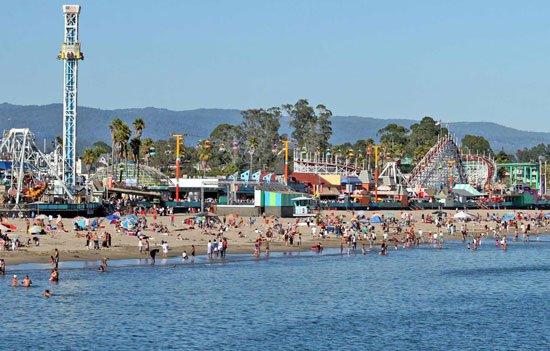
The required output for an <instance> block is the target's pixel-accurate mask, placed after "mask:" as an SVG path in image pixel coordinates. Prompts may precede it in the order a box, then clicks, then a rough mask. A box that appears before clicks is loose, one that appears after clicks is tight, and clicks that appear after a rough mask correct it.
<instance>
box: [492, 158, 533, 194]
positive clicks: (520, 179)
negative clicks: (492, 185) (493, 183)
mask: <svg viewBox="0 0 550 351" xmlns="http://www.w3.org/2000/svg"><path fill="white" fill-rule="evenodd" d="M497 169H498V170H501V169H504V171H505V173H506V177H507V178H508V185H509V186H511V187H515V186H517V185H523V186H528V187H530V188H531V189H536V190H539V189H540V166H539V164H538V163H528V162H524V163H499V164H497Z"/></svg>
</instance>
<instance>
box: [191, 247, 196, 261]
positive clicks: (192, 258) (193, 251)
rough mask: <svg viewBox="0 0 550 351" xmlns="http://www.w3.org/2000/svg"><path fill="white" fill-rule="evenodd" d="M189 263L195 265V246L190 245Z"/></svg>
mask: <svg viewBox="0 0 550 351" xmlns="http://www.w3.org/2000/svg"><path fill="white" fill-rule="evenodd" d="M191 262H193V263H195V245H191Z"/></svg>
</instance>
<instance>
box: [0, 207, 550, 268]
mask: <svg viewBox="0 0 550 351" xmlns="http://www.w3.org/2000/svg"><path fill="white" fill-rule="evenodd" d="M403 212H407V213H409V212H410V213H412V215H413V220H414V223H413V225H414V229H415V231H418V230H422V231H423V232H424V233H425V235H424V237H426V234H427V233H428V232H430V231H431V232H434V233H435V232H437V228H436V226H435V224H433V223H431V224H428V223H422V222H421V216H422V214H425V215H426V214H431V213H432V212H433V211H432V210H425V211H382V212H380V213H381V214H383V215H384V216H386V217H388V216H393V217H395V218H398V219H399V218H400V217H401V214H402V213H403ZM444 212H447V213H448V216H447V218H451V219H452V217H453V215H454V214H455V213H456V211H454V210H453V211H444ZM509 212H513V211H510V210H473V211H469V213H471V214H474V215H475V214H480V215H481V217H482V218H483V219H485V218H486V214H487V213H490V214H492V213H495V214H497V216H501V215H502V214H504V213H509ZM518 212H522V213H523V214H531V215H532V216H536V215H538V214H539V213H540V211H536V210H522V211H518ZM365 214H366V216H368V217H370V216H372V215H373V214H374V212H366V213H365ZM322 215H323V216H325V215H330V216H344V222H347V223H348V224H349V223H350V220H351V219H352V217H353V214H352V212H351V211H323V213H322ZM188 217H190V215H176V216H175V226H171V225H170V217H169V216H164V217H157V219H156V222H157V223H162V224H163V225H166V226H167V227H168V229H169V233H168V234H160V233H155V232H153V231H149V230H148V231H144V234H146V235H147V236H149V237H150V238H149V243H150V247H151V248H155V247H156V248H160V244H161V241H162V240H164V241H166V242H168V245H169V247H170V251H169V256H180V255H181V253H182V252H183V251H184V250H186V251H187V253H188V254H189V253H190V250H191V245H195V247H196V250H197V254H198V255H200V254H204V253H205V252H206V245H207V243H208V240H214V239H215V238H216V235H209V234H205V233H204V230H201V229H199V228H196V229H186V228H187V227H188V226H187V225H184V224H183V220H184V219H185V218H188ZM147 219H148V222H149V224H151V223H153V222H155V220H154V219H153V216H152V215H147ZM55 221H56V219H55V218H54V220H53V221H52V222H55ZM244 222H245V224H243V225H242V226H241V227H239V228H230V229H229V230H228V231H226V232H225V233H224V236H225V237H227V239H228V241H229V248H228V253H229V254H231V253H252V252H253V250H254V240H255V239H256V238H257V235H256V234H255V229H256V228H257V229H258V230H260V231H261V232H262V233H264V234H265V232H266V230H267V229H268V228H269V227H271V226H272V225H273V221H272V220H271V221H269V223H265V222H264V220H263V219H262V218H261V217H259V218H256V223H255V224H254V225H252V226H250V225H249V224H248V220H247V218H244ZM279 222H280V223H282V224H283V225H284V226H285V228H286V225H287V224H288V223H295V222H296V219H294V218H283V219H280V220H279ZM8 223H10V224H13V225H15V226H16V227H17V230H16V231H15V232H12V233H10V234H9V235H10V238H15V237H18V238H19V240H20V241H21V242H22V243H23V244H24V245H25V247H21V248H19V249H18V250H16V251H2V250H0V258H3V259H5V260H6V263H7V265H12V264H18V263H29V262H48V261H49V258H50V255H52V254H53V251H54V249H55V248H57V249H58V250H59V252H60V259H61V261H74V260H99V259H101V258H103V257H108V258H109V259H126V258H146V257H147V254H146V253H140V252H139V250H138V239H137V238H136V237H135V236H129V235H127V234H124V233H122V232H117V230H116V227H115V225H114V224H109V223H108V222H107V221H103V223H102V225H104V227H103V228H100V229H99V232H103V231H107V232H109V233H110V234H111V235H112V247H110V248H101V250H90V249H88V248H86V247H85V244H86V239H85V238H84V237H77V236H76V232H75V231H74V230H73V220H72V219H70V218H64V219H63V224H64V227H65V228H66V229H67V230H68V232H67V233H65V232H61V231H57V232H55V233H53V234H46V235H38V237H39V238H40V246H34V245H32V244H31V246H26V244H27V240H28V239H29V238H32V236H36V235H30V234H27V233H25V229H26V228H25V227H26V226H25V221H24V219H19V218H16V219H9V220H8ZM455 223H457V232H455V234H454V236H450V235H447V232H446V228H445V227H443V228H442V230H443V232H444V233H445V239H447V240H448V239H459V238H460V239H461V238H462V237H461V234H460V228H461V223H459V222H455ZM52 224H53V223H52ZM485 224H488V222H485V221H482V222H469V223H468V224H467V227H468V233H469V234H472V233H480V232H482V231H483V227H484V225H485ZM494 226H495V222H490V223H489V227H494ZM298 230H299V231H300V232H301V233H302V245H301V247H298V246H294V247H292V248H291V247H287V246H285V245H284V240H283V239H282V238H279V237H278V236H276V237H275V238H273V241H272V243H271V245H270V249H271V251H290V250H309V248H310V247H311V246H312V245H313V244H316V243H318V242H319V241H320V239H319V238H313V237H312V234H311V229H310V228H308V227H307V226H306V225H305V223H304V225H300V226H298ZM537 230H538V232H539V233H548V232H549V228H548V226H547V227H545V228H542V229H537ZM239 231H240V232H242V234H244V235H245V237H243V238H241V237H239V235H238V232H239ZM210 232H211V233H217V230H215V229H213V230H210ZM317 232H319V231H317ZM394 232H395V231H394V230H391V231H390V237H391V236H395V234H392V233H394ZM79 233H80V234H81V235H82V234H85V233H86V232H85V231H81V232H79ZM376 233H377V237H378V239H379V240H380V239H381V238H382V229H381V226H380V225H376ZM510 233H511V234H513V231H512V230H511V229H510ZM536 233H537V232H536V231H535V232H534V233H533V234H536ZM178 234H180V237H181V238H182V239H183V240H182V239H181V238H178ZM296 241H297V240H295V244H296ZM322 243H323V245H324V246H325V247H338V246H339V245H340V240H339V239H338V238H336V237H335V235H333V234H331V235H329V238H327V239H325V240H322ZM161 255H162V254H161V253H160V254H159V256H161Z"/></svg>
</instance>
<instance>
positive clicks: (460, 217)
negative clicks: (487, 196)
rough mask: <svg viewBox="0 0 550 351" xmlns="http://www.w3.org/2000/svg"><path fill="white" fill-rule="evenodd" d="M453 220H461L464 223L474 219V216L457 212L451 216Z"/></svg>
mask: <svg viewBox="0 0 550 351" xmlns="http://www.w3.org/2000/svg"><path fill="white" fill-rule="evenodd" d="M453 218H454V219H458V220H463V221H466V220H471V219H474V216H472V215H471V214H469V213H466V212H464V211H460V212H458V213H457V214H455V215H454V216H453Z"/></svg>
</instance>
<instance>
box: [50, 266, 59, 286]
mask: <svg viewBox="0 0 550 351" xmlns="http://www.w3.org/2000/svg"><path fill="white" fill-rule="evenodd" d="M50 281H51V282H52V283H57V282H58V281H59V271H58V270H57V268H54V269H52V271H51V273H50Z"/></svg>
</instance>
